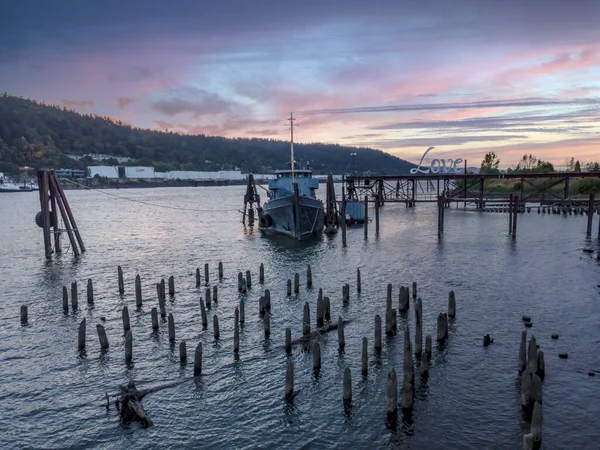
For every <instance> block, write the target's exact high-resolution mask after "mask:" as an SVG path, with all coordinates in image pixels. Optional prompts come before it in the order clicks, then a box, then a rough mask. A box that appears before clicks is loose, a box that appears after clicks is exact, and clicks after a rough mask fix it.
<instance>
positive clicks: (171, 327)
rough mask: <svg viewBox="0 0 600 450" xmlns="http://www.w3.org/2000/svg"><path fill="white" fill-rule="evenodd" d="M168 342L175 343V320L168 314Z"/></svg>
mask: <svg viewBox="0 0 600 450" xmlns="http://www.w3.org/2000/svg"><path fill="white" fill-rule="evenodd" d="M169 341H170V342H175V319H173V314H172V313H169Z"/></svg>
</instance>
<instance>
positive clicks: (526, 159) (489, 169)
mask: <svg viewBox="0 0 600 450" xmlns="http://www.w3.org/2000/svg"><path fill="white" fill-rule="evenodd" d="M499 166H500V158H499V157H498V155H496V153H495V152H487V153H486V154H485V156H484V157H483V160H482V161H481V167H480V169H479V173H482V174H497V173H500V172H501V170H500V168H499ZM565 166H566V169H565V170H566V171H567V172H576V173H579V172H600V163H598V162H587V163H585V164H584V166H583V167H584V170H582V165H581V163H580V162H579V160H575V158H573V157H571V158H570V159H567V160H566V164H565ZM554 172H556V170H555V168H554V165H553V164H552V163H551V162H549V161H543V160H542V159H539V158H537V157H536V156H534V155H533V154H531V153H529V154H525V155H523V157H522V158H521V160H520V161H519V163H518V164H517V167H516V168H514V169H513V168H510V167H509V168H508V169H507V170H506V173H554Z"/></svg>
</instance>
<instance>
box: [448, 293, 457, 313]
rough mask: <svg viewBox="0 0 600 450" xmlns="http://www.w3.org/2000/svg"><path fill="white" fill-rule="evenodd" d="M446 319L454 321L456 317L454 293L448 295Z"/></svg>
mask: <svg viewBox="0 0 600 450" xmlns="http://www.w3.org/2000/svg"><path fill="white" fill-rule="evenodd" d="M448 317H449V318H451V319H454V318H455V317H456V297H455V295H454V291H450V294H448Z"/></svg>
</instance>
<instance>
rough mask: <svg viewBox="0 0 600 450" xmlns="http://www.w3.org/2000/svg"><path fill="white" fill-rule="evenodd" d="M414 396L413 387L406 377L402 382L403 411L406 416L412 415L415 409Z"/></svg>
mask: <svg viewBox="0 0 600 450" xmlns="http://www.w3.org/2000/svg"><path fill="white" fill-rule="evenodd" d="M413 395H414V393H413V385H412V384H411V383H410V381H409V380H408V379H407V378H406V377H404V380H403V381H402V411H403V412H404V413H405V414H410V412H411V411H412V409H413V405H414V398H413Z"/></svg>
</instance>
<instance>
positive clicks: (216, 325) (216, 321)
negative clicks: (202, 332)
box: [213, 314, 221, 339]
mask: <svg viewBox="0 0 600 450" xmlns="http://www.w3.org/2000/svg"><path fill="white" fill-rule="evenodd" d="M213 331H214V335H215V339H219V337H220V336H221V333H219V318H218V317H217V315H216V314H215V315H214V316H213Z"/></svg>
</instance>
